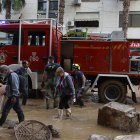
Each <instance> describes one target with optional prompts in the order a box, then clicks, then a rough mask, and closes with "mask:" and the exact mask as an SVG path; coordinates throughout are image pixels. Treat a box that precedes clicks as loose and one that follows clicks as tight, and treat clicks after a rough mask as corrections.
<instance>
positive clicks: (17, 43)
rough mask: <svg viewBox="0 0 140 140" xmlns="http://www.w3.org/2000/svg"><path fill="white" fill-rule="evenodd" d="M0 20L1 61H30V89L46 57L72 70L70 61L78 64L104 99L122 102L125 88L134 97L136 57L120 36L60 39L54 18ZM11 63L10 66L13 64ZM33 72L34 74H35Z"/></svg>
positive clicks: (36, 79) (137, 82)
mask: <svg viewBox="0 0 140 140" xmlns="http://www.w3.org/2000/svg"><path fill="white" fill-rule="evenodd" d="M18 22H19V23H17V22H16V21H1V24H0V32H1V33H0V38H1V43H0V64H8V65H10V64H12V66H13V64H16V63H18V64H19V63H20V61H22V60H28V61H29V62H30V68H31V69H32V71H34V72H32V74H33V75H30V78H29V79H30V83H31V88H32V89H34V90H37V89H38V88H39V87H38V74H39V73H40V72H42V71H43V69H44V66H45V64H46V59H47V58H48V56H50V55H53V56H54V57H55V58H56V62H58V63H60V64H61V66H62V67H63V68H64V69H65V70H67V71H68V72H71V70H72V69H71V66H72V64H73V63H78V64H80V67H81V69H82V71H83V72H84V73H85V74H86V76H87V78H89V79H91V80H92V82H93V85H92V87H91V89H92V91H95V90H96V89H97V90H98V94H99V97H100V100H101V101H103V102H105V103H106V102H109V101H118V102H124V101H125V99H126V95H127V90H128V87H129V88H130V90H131V91H132V97H133V100H135V101H136V99H135V89H134V87H133V85H138V84H139V81H140V74H139V64H140V63H139V62H140V61H139V59H138V58H134V57H131V56H130V48H129V46H130V42H129V41H126V40H123V39H115V40H113V39H112V38H105V39H99V40H98V39H94V38H88V37H82V38H81V37H74V38H67V37H66V38H63V37H62V32H61V29H62V28H61V26H60V25H57V24H56V22H55V20H53V19H45V20H34V19H32V20H20V21H18ZM12 66H11V67H12ZM35 72H36V73H35Z"/></svg>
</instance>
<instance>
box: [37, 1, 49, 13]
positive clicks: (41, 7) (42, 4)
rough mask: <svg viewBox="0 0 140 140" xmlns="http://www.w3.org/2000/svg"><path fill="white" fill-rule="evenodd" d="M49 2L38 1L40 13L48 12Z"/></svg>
mask: <svg viewBox="0 0 140 140" xmlns="http://www.w3.org/2000/svg"><path fill="white" fill-rule="evenodd" d="M46 7H47V1H46V0H38V11H46Z"/></svg>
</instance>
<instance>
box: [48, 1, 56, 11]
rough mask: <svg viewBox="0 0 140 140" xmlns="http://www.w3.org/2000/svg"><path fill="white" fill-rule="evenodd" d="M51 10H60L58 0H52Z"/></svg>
mask: <svg viewBox="0 0 140 140" xmlns="http://www.w3.org/2000/svg"><path fill="white" fill-rule="evenodd" d="M49 10H58V1H50V3H49Z"/></svg>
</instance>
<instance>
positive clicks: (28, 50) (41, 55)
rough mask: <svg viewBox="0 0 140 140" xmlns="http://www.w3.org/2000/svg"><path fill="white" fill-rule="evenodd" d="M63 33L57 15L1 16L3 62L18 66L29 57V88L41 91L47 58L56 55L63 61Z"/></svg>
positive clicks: (57, 59)
mask: <svg viewBox="0 0 140 140" xmlns="http://www.w3.org/2000/svg"><path fill="white" fill-rule="evenodd" d="M61 36H62V33H61V27H60V25H59V24H57V22H56V20H54V19H39V20H38V19H28V20H17V21H16V20H1V21H0V65H2V64H6V65H10V68H11V69H13V70H15V69H16V68H18V67H19V66H21V61H23V60H27V61H29V64H30V69H31V70H32V71H30V72H28V74H29V78H28V79H29V86H30V87H29V88H30V89H32V91H37V90H38V88H39V86H38V79H39V77H38V74H39V73H41V72H42V71H43V70H44V66H45V65H46V63H47V58H48V57H49V56H50V55H53V56H54V57H55V58H56V61H57V62H59V61H60V51H59V50H60V38H61Z"/></svg>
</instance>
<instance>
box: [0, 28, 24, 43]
mask: <svg viewBox="0 0 140 140" xmlns="http://www.w3.org/2000/svg"><path fill="white" fill-rule="evenodd" d="M15 30H16V29H15ZM0 39H1V43H4V44H5V45H14V46H18V44H19V31H18V30H17V31H10V30H9V33H6V32H0ZM23 39H24V38H23V32H22V33H21V45H23V41H24V40H23Z"/></svg>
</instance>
